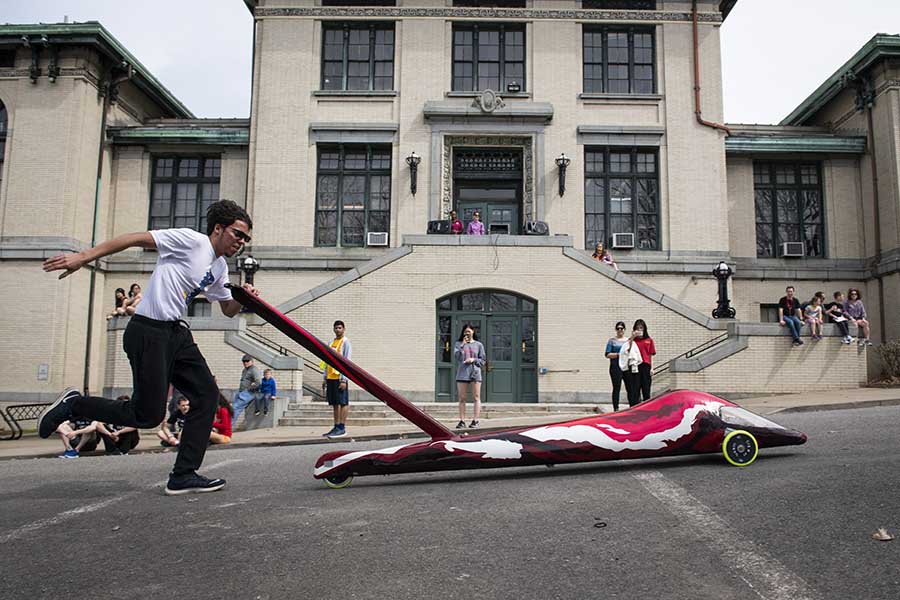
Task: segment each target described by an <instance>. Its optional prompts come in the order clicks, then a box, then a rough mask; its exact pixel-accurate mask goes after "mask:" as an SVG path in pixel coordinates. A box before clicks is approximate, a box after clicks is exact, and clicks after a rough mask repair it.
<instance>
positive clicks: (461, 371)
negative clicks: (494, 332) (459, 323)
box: [453, 323, 487, 429]
mask: <svg viewBox="0 0 900 600" xmlns="http://www.w3.org/2000/svg"><path fill="white" fill-rule="evenodd" d="M453 356H454V358H456V360H457V361H458V362H459V367H458V368H457V369H456V387H457V395H458V396H459V423H457V424H456V428H457V429H464V428H465V426H466V396H467V395H468V392H469V390H471V392H472V402H473V404H474V405H475V413H474V415H473V419H472V422H471V423H469V428H470V429H474V428H476V427H478V419H479V418H481V367H483V366H484V362H485V360H487V355H486V354H485V352H484V346H483V345H482V343H481V342H479V341H478V336H476V335H475V329H473V328H472V326H471V325H469V324H468V323H467V324H465V325H463V329H462V331H461V332H460V334H459V340H457V342H456V343H455V344H454V345H453Z"/></svg>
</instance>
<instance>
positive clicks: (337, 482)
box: [322, 475, 353, 490]
mask: <svg viewBox="0 0 900 600" xmlns="http://www.w3.org/2000/svg"><path fill="white" fill-rule="evenodd" d="M322 481H324V482H325V485H327V486H328V487H330V488H331V489H333V490H339V489H341V488H345V487H347V486H348V485H350V482H351V481H353V475H332V476H331V477H325V478H324V479H323V480H322Z"/></svg>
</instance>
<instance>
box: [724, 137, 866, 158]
mask: <svg viewBox="0 0 900 600" xmlns="http://www.w3.org/2000/svg"><path fill="white" fill-rule="evenodd" d="M865 151H866V138H865V137H861V136H860V137H856V136H845V137H837V136H834V137H813V136H810V137H775V136H758V137H749V136H730V137H727V138H725V152H726V153H728V154H770V153H788V152H792V153H810V152H816V153H821V154H863V153H865Z"/></svg>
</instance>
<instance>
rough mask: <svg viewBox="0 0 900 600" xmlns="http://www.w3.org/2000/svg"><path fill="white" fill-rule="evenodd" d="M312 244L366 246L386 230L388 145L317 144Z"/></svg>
mask: <svg viewBox="0 0 900 600" xmlns="http://www.w3.org/2000/svg"><path fill="white" fill-rule="evenodd" d="M318 160H319V163H318V171H317V176H318V181H317V185H316V246H344V247H347V246H365V244H366V234H367V233H368V232H370V231H373V232H375V231H378V232H381V231H390V218H391V147H390V146H364V145H359V146H353V145H345V146H319V157H318Z"/></svg>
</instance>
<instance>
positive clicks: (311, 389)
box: [244, 329, 325, 400]
mask: <svg viewBox="0 0 900 600" xmlns="http://www.w3.org/2000/svg"><path fill="white" fill-rule="evenodd" d="M244 332H245V333H246V334H247V336H248V337H249V338H250V339H252V340H253V341H255V342H258V343H260V344H262V345H263V346H266V347H267V348H270V349H271V350H274V351H275V352H277V353H278V354H280V355H281V356H296V357H297V358H299V359H300V360H302V361H303V366H304V367H306V368H310V369H312V370H313V371H315V372H316V373H319V374H320V375H321V374H322V369H320V368H319V365H317V364H316V363H314V362H313V361H311V360H309V359H308V358H306V357H305V356H303V355H302V354H298V353H296V352H294V351H293V350H291V349H290V348H286V347H284V346H282V345H281V344H279V343H278V342H276V341H274V340H270V339H269V338H267V337H266V336H264V335H263V334H261V333H259V332H258V331H253V330H252V329H245V330H244ZM303 390H304V391H305V392H307V393H308V394H309V395H310V396H313V397H314V398H317V399H319V400H324V399H325V396H324V395H323V394H322V390H321V389H319V388H318V387H316V386H314V385H309V384H307V383H306V379H305V378H304V383H303Z"/></svg>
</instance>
